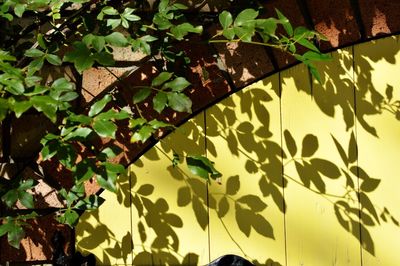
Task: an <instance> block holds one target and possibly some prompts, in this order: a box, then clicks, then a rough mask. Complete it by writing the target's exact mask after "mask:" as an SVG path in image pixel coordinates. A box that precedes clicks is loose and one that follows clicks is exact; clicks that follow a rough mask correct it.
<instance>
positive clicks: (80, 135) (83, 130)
mask: <svg viewBox="0 0 400 266" xmlns="http://www.w3.org/2000/svg"><path fill="white" fill-rule="evenodd" d="M92 132H93V130H92V129H91V128H88V127H79V128H77V129H76V130H75V131H73V132H71V133H69V134H68V135H66V136H65V137H64V140H65V141H68V140H86V139H87V137H88V136H89V135H90V133H92Z"/></svg>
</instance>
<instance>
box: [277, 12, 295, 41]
mask: <svg viewBox="0 0 400 266" xmlns="http://www.w3.org/2000/svg"><path fill="white" fill-rule="evenodd" d="M275 11H276V14H277V15H278V18H279V20H280V22H281V23H282V26H283V28H284V29H285V31H286V33H287V34H288V35H289V36H293V27H292V25H291V24H290V22H289V20H288V19H287V18H286V17H285V16H284V15H283V14H282V13H281V12H280V11H279V10H278V9H276V8H275Z"/></svg>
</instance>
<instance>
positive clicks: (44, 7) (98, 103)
mask: <svg viewBox="0 0 400 266" xmlns="http://www.w3.org/2000/svg"><path fill="white" fill-rule="evenodd" d="M72 4H82V6H81V7H80V8H78V9H77V10H75V12H76V13H75V14H74V15H70V14H71V13H69V12H65V10H67V9H68V8H71V5H72ZM135 6H136V3H135V1H128V2H126V1H125V2H124V3H123V4H121V3H120V4H118V5H117V4H115V3H114V2H112V1H109V0H105V1H95V2H93V1H88V0H64V1H56V0H31V1H23V0H5V1H0V22H1V23H2V25H5V27H4V28H2V29H0V34H1V36H5V37H4V38H5V39H7V40H8V41H7V42H4V43H1V44H0V94H1V97H0V122H1V121H2V120H4V119H5V118H6V117H11V116H13V115H14V116H15V117H17V118H19V117H21V116H23V115H24V113H26V112H39V113H42V114H43V115H44V116H45V117H47V118H48V119H49V121H51V122H52V123H53V124H54V125H55V128H56V130H54V131H52V132H51V133H48V134H46V135H45V136H44V137H43V138H42V139H41V141H40V143H41V144H42V149H41V151H40V154H41V158H42V160H43V161H47V160H51V161H53V162H54V163H59V164H60V167H62V168H63V169H64V170H66V171H68V172H69V173H70V174H71V176H72V178H73V180H72V181H73V182H74V185H73V187H72V188H70V189H67V188H62V189H60V190H59V191H58V192H59V195H60V198H61V199H62V200H63V204H64V206H63V207H62V208H60V209H59V210H58V211H57V212H56V213H55V214H54V215H55V217H56V219H57V220H58V221H59V222H61V223H65V224H67V225H69V226H71V227H73V226H74V225H76V223H77V222H78V218H79V214H78V213H79V212H80V211H82V210H93V209H96V208H98V207H99V206H100V205H101V204H102V203H103V202H104V199H102V198H101V197H99V196H97V195H86V194H85V190H84V182H86V181H88V180H90V179H96V181H97V183H98V184H99V185H100V186H101V187H102V188H104V189H107V190H109V191H112V192H117V191H118V185H117V180H118V177H119V175H121V174H123V173H124V172H125V168H124V166H123V165H121V164H118V163H115V162H111V161H112V160H114V159H116V157H118V156H119V155H120V153H121V152H122V150H121V149H120V148H118V147H116V146H114V145H112V144H107V145H108V146H106V147H102V148H99V147H97V146H96V145H95V143H96V142H97V141H98V140H99V139H100V138H108V139H116V138H117V136H119V134H118V132H119V130H120V127H121V125H126V124H128V123H129V125H128V127H129V130H130V131H131V132H130V133H131V135H130V141H131V142H132V143H136V142H142V143H143V142H146V141H148V140H149V139H151V138H158V136H159V134H158V133H160V132H161V131H162V130H165V129H167V130H169V129H172V128H173V125H171V124H169V123H166V122H164V121H162V120H161V119H160V118H154V117H152V118H151V119H149V118H148V117H149V116H148V115H147V114H142V111H141V108H142V105H148V104H150V106H151V107H152V109H153V110H155V111H156V113H158V114H161V115H162V113H163V112H164V110H166V109H168V108H169V109H172V110H173V111H175V112H185V113H191V112H192V101H191V99H190V97H189V96H188V94H187V93H186V90H187V89H188V88H189V87H190V86H191V84H190V82H189V81H188V80H187V79H186V78H185V77H182V76H180V75H178V74H176V73H174V72H172V69H177V68H178V67H179V68H182V67H183V68H185V65H186V64H188V63H189V62H190V58H188V57H187V55H186V54H185V52H184V51H179V50H178V49H177V48H176V47H178V46H177V45H176V44H178V43H179V42H183V41H185V42H186V41H190V38H189V37H190V35H191V34H201V33H202V31H203V28H202V26H201V25H195V24H192V23H190V21H188V19H187V18H186V17H185V13H184V12H185V10H186V9H187V7H186V6H185V5H183V4H179V3H175V2H174V1H170V0H161V1H159V4H158V7H157V9H156V12H155V13H154V14H153V15H152V16H151V17H147V16H143V18H142V17H140V16H138V15H137V12H136V11H137V10H136V9H135ZM27 12H29V13H30V14H31V15H33V16H34V19H35V20H38V21H41V20H43V21H45V22H48V23H49V25H50V26H51V27H52V30H51V31H50V32H44V31H43V29H44V28H46V27H43V29H42V27H36V26H35V25H33V26H32V27H33V31H32V32H30V33H29V34H26V33H24V32H23V31H22V30H20V31H19V30H17V31H16V32H15V31H14V28H13V27H14V26H15V25H14V26H13V24H11V22H13V23H14V24H18V19H19V18H24V16H25V15H26V14H27ZM276 12H277V18H266V19H265V18H258V16H259V13H258V11H257V10H254V9H245V10H243V11H241V12H240V13H239V14H238V15H237V16H236V18H234V17H233V16H232V14H231V13H230V12H228V11H223V12H221V13H220V14H219V22H220V24H221V26H222V29H221V31H220V32H219V33H218V34H217V35H216V36H215V38H216V37H221V38H223V39H213V40H211V42H247V43H252V44H254V45H266V46H271V47H274V48H277V49H281V50H283V51H286V52H288V53H290V54H292V55H293V56H294V57H295V58H297V59H298V60H300V61H302V62H304V63H305V64H306V65H307V66H308V67H309V69H310V71H311V73H312V74H313V75H314V77H316V78H317V79H318V80H320V78H319V74H318V72H317V71H316V68H315V67H314V65H313V64H312V62H314V61H324V60H328V59H329V56H327V55H324V54H321V53H320V52H319V50H318V48H317V47H316V46H315V43H314V40H316V39H318V38H320V39H323V38H324V37H323V36H322V35H320V34H319V33H317V32H315V31H310V30H308V29H306V28H304V27H297V28H294V27H293V26H292V25H291V24H290V22H289V21H288V19H287V18H286V17H285V16H284V15H283V14H282V13H281V12H280V11H278V10H277V11H276ZM66 14H67V15H66ZM69 26H71V29H73V30H71V31H69V29H68V27H69ZM279 26H282V27H283V29H284V30H285V32H286V35H277V34H276V31H277V28H278V27H279ZM10 34H11V35H10ZM9 35H10V36H9ZM256 35H258V36H260V37H261V38H262V40H263V42H257V41H254V39H255V36H256ZM21 44H23V45H21ZM299 45H300V46H303V47H305V48H306V50H307V51H306V52H304V53H303V54H298V53H296V51H297V47H298V46H299ZM119 47H129V48H130V49H131V50H132V51H134V52H136V51H141V52H143V53H145V54H146V55H149V56H151V57H152V58H154V59H155V60H156V61H155V62H156V65H158V66H159V67H158V75H157V76H156V77H155V78H154V79H152V81H151V82H150V84H147V85H145V86H140V87H133V88H125V89H132V90H135V93H134V94H133V99H132V100H131V102H129V103H128V104H129V106H124V107H121V106H120V103H119V102H118V99H117V98H118V97H116V96H115V94H114V92H115V91H114V92H112V93H106V94H105V95H103V96H101V98H100V99H96V100H95V101H94V102H93V103H90V106H89V107H88V108H87V109H86V110H84V111H83V112H79V113H77V108H76V106H77V104H79V100H80V96H81V95H80V94H81V89H82V88H81V87H80V86H81V85H80V84H79V82H77V81H75V80H74V79H72V78H71V77H69V76H68V77H67V76H65V77H62V78H58V79H55V80H51V81H48V80H44V78H43V73H44V72H45V67H49V66H50V67H52V68H56V69H57V70H59V71H60V72H62V71H63V68H64V67H65V66H68V65H70V66H73V68H74V70H76V72H78V73H79V74H81V75H82V73H83V72H84V71H85V70H87V69H89V68H91V67H94V66H103V67H107V66H113V65H114V64H115V60H114V54H113V52H114V50H115V49H118V48H119ZM203 72H204V73H205V75H206V74H207V72H206V71H205V70H204V71H203ZM389 94H390V92H388V95H389ZM115 106H116V107H115ZM290 137H291V136H289V135H288V134H287V133H286V132H285V138H287V139H289V138H290ZM304 141H305V142H307V143H311V144H314V146H315V140H314V139H313V138H312V137H308V138H307V139H305V140H304ZM288 145H291V147H289V151H290V153H291V155H292V156H294V155H295V154H296V152H297V148H296V147H295V146H294V147H293V145H295V144H290V142H289V144H288ZM316 145H318V143H317V144H316ZM82 152H85V156H82ZM313 152H315V151H313V150H309V151H302V153H303V155H304V156H311V155H312V154H313ZM86 153H87V154H86ZM181 158H186V165H187V167H188V168H189V170H190V172H191V173H193V174H194V175H196V176H198V177H200V178H203V179H206V180H207V181H208V182H210V177H211V179H217V178H218V177H220V176H221V173H220V172H218V170H216V168H215V166H214V164H213V163H212V162H211V161H210V160H209V159H207V158H206V157H204V156H194V155H186V156H185V157H182V156H181V155H178V154H177V153H175V152H174V154H173V159H172V164H173V166H175V167H176V166H178V165H179V164H180V163H182V162H183V159H181ZM313 163H314V164H315V165H317V166H318V165H326V162H321V161H313ZM334 170H335V169H334ZM334 170H332V171H331V172H330V173H334V175H332V178H335V177H336V175H337V173H336V171H334ZM321 171H323V170H321ZM1 181H4V180H1ZM4 182H5V181H4ZM7 182H8V181H7ZM7 182H5V183H6V185H5V186H3V185H2V183H1V186H0V196H1V197H0V199H1V201H2V203H3V204H4V205H5V206H7V208H8V209H9V210H11V209H13V208H15V207H16V205H18V204H17V203H18V202H19V203H20V204H21V205H23V206H24V207H26V208H29V209H31V208H34V197H33V195H32V192H31V190H32V188H34V187H35V185H36V181H34V180H33V179H26V180H20V179H15V180H14V181H12V182H9V183H7ZM228 182H231V183H232V184H231V185H230V186H229V187H231V188H229V191H227V194H230V195H233V194H235V193H236V192H237V189H238V188H237V186H238V185H240V184H238V180H236V179H235V178H233V179H229V180H228ZM365 182H367V181H365ZM368 182H369V183H366V184H367V185H368V186H367V185H364V187H367V188H369V187H373V186H375V185H376V184H375V183H376V181H375V180H372V179H368ZM374 182H375V183H374ZM153 189H154V188H150V187H143V188H141V189H139V191H138V193H139V194H141V195H148V194H151V193H152V191H153ZM180 194H182V195H184V196H185V199H186V200H184V201H183V202H180V203H179V204H180V205H186V204H188V203H189V201H190V200H192V201H193V208H197V209H199V210H202V206H201V202H200V200H199V199H198V197H193V198H192V197H191V195H190V191H187V190H180ZM238 204H241V205H240V206H239V205H238V206H239V207H238V209H237V213H238V215H247V212H249V211H252V214H251V215H253V216H254V217H253V218H254V219H255V221H257V220H260V219H262V217H261V216H260V217H259V216H257V215H258V214H254V212H258V211H260V210H259V209H257V208H260V206H261V207H262V208H264V207H265V206H264V205H262V204H260V203H259V202H257V199H255V198H251V197H243V198H241V199H239V200H238ZM219 205H220V206H219V208H220V211H219V213H218V215H220V217H222V216H224V215H225V213H226V211H227V209H228V208H229V204H228V202H227V199H226V198H223V200H221V202H220V203H219ZM241 206H245V207H246V208H242V207H241ZM196 215H197V214H196ZM36 216H37V214H36V213H34V212H33V213H31V214H29V215H17V216H15V217H14V216H12V215H7V214H6V215H5V216H4V217H0V221H1V224H0V236H2V235H5V234H7V235H8V241H9V243H10V245H12V246H14V247H16V248H18V247H19V243H20V240H21V239H22V238H23V237H24V236H25V232H24V229H23V228H24V227H26V226H29V224H28V223H27V222H26V221H27V220H29V219H35V217H36ZM255 224H256V223H254V224H248V225H240V226H242V227H243V228H241V229H243V230H246V232H247V231H248V230H249V229H250V227H251V226H253V227H254V228H255V230H258V231H260V230H261V229H259V227H257V226H255ZM202 226H204V227H205V226H206V224H205V223H203V224H202ZM261 231H262V230H261Z"/></svg>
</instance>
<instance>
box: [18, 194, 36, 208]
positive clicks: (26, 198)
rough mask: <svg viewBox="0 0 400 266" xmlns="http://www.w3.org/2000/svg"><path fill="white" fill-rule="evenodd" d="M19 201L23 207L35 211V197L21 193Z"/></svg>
mask: <svg viewBox="0 0 400 266" xmlns="http://www.w3.org/2000/svg"><path fill="white" fill-rule="evenodd" d="M18 194H19V197H18V198H19V200H20V202H21V204H22V205H24V206H25V207H27V208H28V209H33V208H34V207H35V206H34V204H33V196H32V195H31V194H30V193H28V192H25V191H20V192H19V193H18Z"/></svg>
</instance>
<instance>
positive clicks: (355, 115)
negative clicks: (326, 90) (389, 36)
mask: <svg viewBox="0 0 400 266" xmlns="http://www.w3.org/2000/svg"><path fill="white" fill-rule="evenodd" d="M351 53H352V57H353V65H352V66H353V97H354V99H353V101H354V137H355V139H356V150H355V153H356V165H357V199H358V221H359V224H360V226H359V228H358V233H359V234H360V265H361V266H363V264H364V263H363V251H362V242H363V241H362V231H361V198H360V177H359V176H360V173H359V165H358V140H357V93H356V80H355V76H356V64H355V52H354V45H353V46H351Z"/></svg>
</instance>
